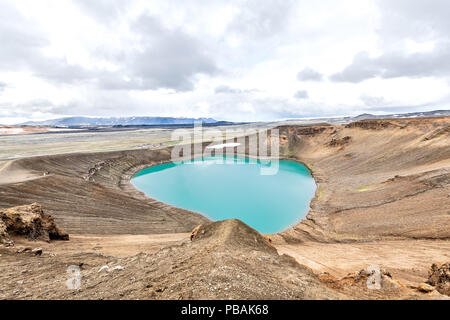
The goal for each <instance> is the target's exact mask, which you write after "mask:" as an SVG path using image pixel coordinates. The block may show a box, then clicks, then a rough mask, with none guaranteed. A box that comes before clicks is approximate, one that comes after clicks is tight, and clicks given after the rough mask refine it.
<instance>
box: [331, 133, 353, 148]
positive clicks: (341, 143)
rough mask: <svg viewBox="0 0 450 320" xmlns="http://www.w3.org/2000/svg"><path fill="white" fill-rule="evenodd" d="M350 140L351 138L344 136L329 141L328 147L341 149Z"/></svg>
mask: <svg viewBox="0 0 450 320" xmlns="http://www.w3.org/2000/svg"><path fill="white" fill-rule="evenodd" d="M351 140H352V137H349V136H346V137H343V138H342V139H331V141H330V142H329V143H328V145H329V146H330V147H343V146H345V145H346V144H348V143H349V142H350V141H351Z"/></svg>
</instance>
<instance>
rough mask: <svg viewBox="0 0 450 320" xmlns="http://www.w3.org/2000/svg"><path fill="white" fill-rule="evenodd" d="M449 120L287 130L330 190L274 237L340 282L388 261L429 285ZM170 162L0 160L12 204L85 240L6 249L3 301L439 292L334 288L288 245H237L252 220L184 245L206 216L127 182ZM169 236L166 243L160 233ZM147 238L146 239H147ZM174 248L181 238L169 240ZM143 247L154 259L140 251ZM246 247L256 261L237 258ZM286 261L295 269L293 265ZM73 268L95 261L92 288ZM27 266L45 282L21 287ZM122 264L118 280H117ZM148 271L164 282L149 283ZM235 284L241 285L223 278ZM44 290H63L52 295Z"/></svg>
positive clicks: (285, 149)
mask: <svg viewBox="0 0 450 320" xmlns="http://www.w3.org/2000/svg"><path fill="white" fill-rule="evenodd" d="M449 125H450V119H449V118H448V117H447V118H432V119H431V118H430V119H396V120H366V121H359V122H356V123H352V124H349V125H335V126H332V125H329V126H328V125H320V126H288V127H280V134H281V144H282V153H281V154H282V155H283V156H284V157H289V158H292V159H296V160H298V161H302V162H304V163H305V164H307V165H308V166H309V167H310V168H311V170H312V172H313V174H314V177H315V179H316V181H317V182H318V190H317V194H316V198H315V199H314V200H313V202H312V204H311V206H312V210H311V211H310V213H309V214H308V216H307V219H305V220H304V221H302V222H301V223H300V224H298V225H296V226H295V227H294V228H291V229H289V230H287V231H285V232H282V233H281V234H278V235H273V236H271V239H272V243H273V245H274V246H275V247H276V248H277V249H278V251H279V252H281V253H288V254H289V255H291V256H293V257H295V258H296V259H297V261H299V262H300V263H302V264H305V265H307V266H309V267H310V268H311V269H312V270H313V271H314V272H316V273H319V272H323V271H327V272H329V273H330V274H332V275H334V276H339V277H340V276H342V275H344V274H346V273H349V272H355V271H359V270H360V269H362V268H365V267H367V266H368V265H370V264H377V265H379V266H380V267H385V268H387V269H388V270H389V271H391V273H392V274H393V277H394V279H400V280H401V281H402V282H403V283H404V284H408V285H409V284H414V285H417V284H418V283H419V282H424V281H426V280H427V271H428V269H429V267H430V265H431V263H432V262H446V261H448V260H449V255H448V252H449V248H450V246H449V240H450V239H449V238H450V214H449V213H450V212H449V210H450V197H449V194H450V187H449V181H450V173H449V169H450V147H449V146H450V142H449V141H450V137H449V130H448V128H449ZM169 159H170V148H166V149H159V150H133V151H122V152H109V153H91V154H70V155H57V156H46V157H34V158H27V159H20V160H15V161H12V162H10V163H8V164H7V165H5V166H4V167H3V168H0V208H6V207H11V206H15V205H23V204H30V203H32V202H38V203H40V204H42V205H43V207H44V209H45V210H48V212H49V213H51V214H52V215H53V216H54V217H55V220H56V222H57V224H58V225H60V226H61V227H63V228H64V229H65V230H66V231H68V232H69V233H70V234H71V239H72V240H70V241H69V242H68V243H72V244H73V246H72V247H71V246H69V245H68V243H61V244H60V243H50V244H42V247H43V248H44V254H43V255H42V256H41V257H34V256H32V255H31V254H16V253H15V251H14V249H2V252H0V254H2V257H1V259H0V274H2V275H3V276H2V277H3V279H1V281H0V283H4V284H5V285H4V286H2V287H1V288H0V293H1V294H2V295H1V297H9V298H27V297H28V298H46V297H48V298H60V297H75V298H94V299H95V298H101V297H103V298H160V297H161V298H180V297H181V298H189V297H193V298H226V297H231V298H325V297H328V298H339V297H357V298H374V299H380V298H417V297H418V298H428V297H431V296H435V295H436V292H435V291H434V292H433V293H431V296H430V294H427V295H423V294H421V293H418V292H417V291H416V290H414V289H410V288H408V287H402V286H401V285H399V286H394V288H393V287H392V286H387V288H386V289H383V290H381V291H376V292H374V291H370V292H369V291H367V289H365V287H364V286H362V285H360V284H359V285H356V284H352V285H350V286H348V287H346V288H345V289H339V290H331V291H330V290H329V289H328V287H327V286H325V282H326V281H325V282H322V283H320V282H317V278H316V277H315V276H314V275H312V274H311V273H310V272H309V271H306V270H309V269H307V268H305V267H303V266H298V265H297V264H296V263H293V262H292V260H290V259H289V258H283V257H279V256H278V255H277V254H276V251H274V250H272V249H267V248H266V246H264V247H258V248H257V249H255V248H252V246H251V245H250V242H245V241H244V242H243V243H242V244H241V243H239V242H240V240H242V239H247V238H248V237H250V238H251V236H252V234H253V233H252V232H251V231H249V230H247V229H245V232H237V231H236V230H234V229H239V230H241V231H242V228H241V227H240V225H239V224H238V225H236V224H235V223H231V222H230V223H228V224H225V227H221V228H219V229H218V230H217V233H218V234H216V235H214V234H213V235H211V236H210V237H207V238H205V239H198V240H196V241H194V242H192V243H190V242H189V240H187V239H186V238H184V240H180V237H179V236H177V235H176V234H177V233H187V232H190V231H191V230H192V229H193V228H194V227H195V226H196V225H198V224H200V223H205V222H206V219H205V218H204V217H202V216H200V215H198V214H195V213H192V212H189V211H186V210H183V209H177V208H173V207H170V206H168V205H166V204H162V203H160V202H158V201H155V200H151V199H148V198H145V197H144V196H143V195H142V194H141V193H139V192H137V191H136V190H134V188H132V186H131V185H130V184H129V178H130V176H131V175H132V174H133V173H134V172H136V171H138V170H139V169H141V168H143V167H145V166H148V165H152V164H159V163H161V162H165V161H169ZM15 173H18V174H15ZM29 177H31V178H29ZM230 229H231V231H230V232H231V234H233V236H232V237H231V239H238V240H237V241H234V240H233V241H231V242H230V241H229V240H228V239H230V237H229V233H228V231H227V232H225V231H223V230H230ZM211 230H216V229H215V228H213V227H211ZM250 230H251V229H250ZM158 234H159V235H160V236H159V237H160V238H159V240H158V239H155V238H153V237H155V236H157V235H158ZM256 234H257V233H256ZM102 235H105V237H102ZM142 235H146V238H145V239H142V238H139V237H142ZM258 236H259V235H258ZM183 237H184V236H183ZM169 239H170V240H169ZM20 241H22V240H18V245H20V244H21V243H20ZM140 241H142V243H141V242H140ZM174 243H180V245H175V246H172V247H167V246H168V245H173V244H174ZM24 244H25V243H24ZM36 244H39V245H41V243H36ZM269 247H270V246H269ZM63 248H65V249H63ZM174 248H175V249H174ZM219 248H220V249H219ZM160 249H161V251H158V250H160ZM47 251H48V253H46V252H47ZM127 251H128V252H129V253H128V254H127ZM141 251H142V252H145V253H144V254H140V255H138V256H135V257H130V256H132V255H135V254H136V253H138V252H141ZM156 251H158V252H157V253H155V252H156ZM266 251H267V252H266ZM269 251H270V253H269ZM88 252H97V253H96V254H93V253H88ZM98 252H107V253H108V254H111V255H114V256H120V257H126V256H128V258H122V259H121V258H114V257H106V256H103V255H102V254H98ZM241 252H242V254H243V255H244V256H245V258H244V257H239V254H240V253H241ZM251 252H260V253H261V252H263V253H264V254H265V255H267V256H269V257H271V258H268V259H269V260H268V261H270V263H266V261H265V260H264V258H263V256H262V255H261V256H258V254H260V253H258V254H256V253H255V255H254V256H251V258H249V257H248V255H249V253H251ZM54 254H56V256H53V255H54ZM261 254H262V253H261ZM258 257H259V258H261V259H258ZM37 259H41V260H37ZM286 259H287V260H290V261H291V262H292V263H293V265H295V266H290V267H287V265H286V266H285V263H287V262H286ZM180 261H184V262H180ZM108 262H110V263H112V265H117V264H120V265H122V266H124V267H125V269H124V270H116V271H112V272H110V273H108V272H106V271H105V275H101V276H100V273H98V272H97V271H98V269H99V268H100V267H101V266H102V265H103V264H106V263H108ZM74 263H84V264H85V266H89V271H86V273H87V274H86V278H84V279H86V280H89V282H90V284H89V285H88V288H86V290H82V291H76V292H71V291H67V290H66V289H65V288H64V286H63V287H61V281H63V280H62V279H63V278H64V279H65V277H66V274H65V268H67V266H68V265H69V264H74ZM184 263H185V267H183V264H184ZM36 265H38V267H36ZM221 266H223V267H224V268H223V270H222V269H220V267H221ZM172 268H173V269H172ZM184 268H186V269H184ZM286 268H287V269H286ZM86 270H88V269H86ZM127 270H128V271H127ZM174 270H176V271H174ZM214 270H222V271H217V273H215V271H214ZM233 270H236V273H235V272H234V271H233ZM237 270H239V271H242V272H243V274H246V275H247V277H244V278H240V280H239V281H236V282H233V281H234V280H232V279H231V278H230V277H231V275H230V274H238V273H237ZM286 270H289V272H286ZM213 271H214V272H213ZM29 272H31V273H30V274H32V275H34V273H36V275H35V276H36V277H31V278H32V279H35V280H33V281H34V282H33V281H32V282H30V283H27V282H26V281H27V280H25V283H26V284H23V285H20V284H18V283H17V281H19V282H20V281H22V280H21V278H22V274H27V273H29ZM37 272H39V273H37ZM83 272H84V271H83ZM115 272H117V273H118V274H117V275H116V276H114V277H115V278H114V279H116V280H114V279H113V280H111V279H110V278H109V277H110V276H112V275H114V274H115ZM253 272H255V273H253ZM38 274H40V275H41V276H37V275H38ZM197 274H198V277H197V276H196V275H197ZM45 277H49V279H45ZM55 277H56V278H57V279H59V280H60V282H59V284H58V283H57V282H55V280H54V279H56V278H55ZM133 277H134V280H132V279H131V278H133ZM149 277H150V278H149ZM191 278H192V279H194V280H193V282H191V280H190V279H191ZM52 279H53V280H52ZM148 279H157V280H155V281H153V280H152V281H150V282H151V283H150V287H149V288H147V287H145V289H144V288H142V286H143V285H144V284H145V283H146V281H147V280H148ZM47 280H48V281H47ZM148 281H149V280H148ZM195 281H197V282H195ZM290 281H293V283H294V284H295V286H294V287H295V288H294V287H292V286H291V282H290ZM63 282H64V281H63ZM228 282H230V283H234V286H235V287H236V289H235V290H231V289H230V288H228V287H227V286H225V284H226V283H228ZM196 284H197V285H196ZM44 285H45V288H47V289H48V288H52V290H55V291H52V290H49V291H51V292H47V290H44V291H45V292H44V291H43V290H42V288H43V287H44ZM58 285H59V286H60V287H58ZM147 285H148V284H145V286H147ZM328 285H329V286H330V284H329V283H328ZM331 286H332V285H331ZM222 287H223V288H222ZM225 287H227V288H228V289H227V290H225ZM332 287H333V286H332ZM7 288H9V289H7ZM151 288H154V289H151ZM214 288H215V289H214ZM217 288H220V290H223V291H220V290H218V289H217ZM261 288H262V289H261ZM125 289H126V290H125ZM260 289H261V290H260ZM17 290H18V291H17ZM127 290H128V291H127ZM152 290H154V291H152ZM170 290H173V291H172V292H171V291H170ZM22 291H24V292H25V293H23V292H22ZM219 291H220V293H219ZM226 291H228V292H227V293H225V292H226ZM14 292H15V293H14ZM227 294H228V295H227Z"/></svg>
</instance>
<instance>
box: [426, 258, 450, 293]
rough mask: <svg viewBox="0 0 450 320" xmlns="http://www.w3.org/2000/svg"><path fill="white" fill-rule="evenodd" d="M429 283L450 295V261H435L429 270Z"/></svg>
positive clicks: (440, 291)
mask: <svg viewBox="0 0 450 320" xmlns="http://www.w3.org/2000/svg"><path fill="white" fill-rule="evenodd" d="M427 283H429V284H431V285H433V286H435V287H436V290H437V291H438V292H439V293H441V294H445V295H447V296H450V262H447V263H442V264H439V263H433V264H432V265H431V268H430V270H429V271H428V281H427Z"/></svg>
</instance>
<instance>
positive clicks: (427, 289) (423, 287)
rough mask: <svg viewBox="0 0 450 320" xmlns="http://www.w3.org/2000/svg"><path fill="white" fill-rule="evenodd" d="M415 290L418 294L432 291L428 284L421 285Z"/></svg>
mask: <svg viewBox="0 0 450 320" xmlns="http://www.w3.org/2000/svg"><path fill="white" fill-rule="evenodd" d="M417 290H419V291H420V292H424V293H428V292H431V291H433V290H434V287H433V286H430V285H429V284H428V283H421V284H419V285H418V286H417Z"/></svg>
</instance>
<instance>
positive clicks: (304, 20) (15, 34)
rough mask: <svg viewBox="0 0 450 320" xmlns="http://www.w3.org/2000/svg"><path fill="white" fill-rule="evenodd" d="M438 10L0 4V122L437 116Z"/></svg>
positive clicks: (448, 49)
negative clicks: (380, 114)
mask: <svg viewBox="0 0 450 320" xmlns="http://www.w3.org/2000/svg"><path fill="white" fill-rule="evenodd" d="M448 9H450V7H449V5H448V1H447V0H434V1H432V2H427V1H421V0H396V1H390V0H342V1H339V2H336V1H334V0H323V1H316V2H312V1H306V0H302V1H281V2H280V1H275V0H273V1H272V0H271V1H264V2H261V1H241V0H234V1H219V0H211V1H207V2H205V1H201V0H190V1H183V2H180V1H175V0H165V1H151V2H150V1H144V0H134V1H125V0H99V1H87V0H79V1H78V0H77V1H75V0H58V1H54V0H41V1H32V0H14V1H13V0H4V1H2V2H1V3H0V42H1V43H2V49H1V50H0V123H11V122H15V121H23V119H25V118H33V119H38V118H40V119H42V118H54V117H59V116H67V115H93V116H127V115H165V116H193V117H215V118H217V119H221V120H222V119H223V120H242V121H249V120H273V119H280V118H287V117H300V116H327V115H339V114H342V115H344V114H345V115H348V114H358V113H361V112H390V111H393V112H397V111H395V110H400V109H401V108H402V110H405V111H408V110H417V109H433V108H448V105H447V103H448V102H450V97H449V95H448V92H449V85H450V84H449V83H450V81H449V78H450V77H449V76H450V64H449V61H450V36H449V35H450V23H449V21H450V20H449V19H448V17H447V16H448V14H447V12H448ZM299 81H300V82H299ZM299 85H301V90H299ZM18 119H20V120H18Z"/></svg>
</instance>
